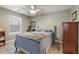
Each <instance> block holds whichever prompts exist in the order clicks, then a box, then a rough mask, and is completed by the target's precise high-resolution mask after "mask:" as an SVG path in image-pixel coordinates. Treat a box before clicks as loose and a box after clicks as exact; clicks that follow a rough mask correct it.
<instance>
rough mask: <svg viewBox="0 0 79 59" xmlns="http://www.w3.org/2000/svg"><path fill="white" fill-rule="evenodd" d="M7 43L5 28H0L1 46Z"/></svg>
mask: <svg viewBox="0 0 79 59" xmlns="http://www.w3.org/2000/svg"><path fill="white" fill-rule="evenodd" d="M3 45H5V30H4V29H1V28H0V46H3Z"/></svg>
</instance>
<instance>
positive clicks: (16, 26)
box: [9, 15, 21, 33]
mask: <svg viewBox="0 0 79 59" xmlns="http://www.w3.org/2000/svg"><path fill="white" fill-rule="evenodd" d="M9 32H10V33H20V32H21V18H20V17H18V16H13V15H10V19H9Z"/></svg>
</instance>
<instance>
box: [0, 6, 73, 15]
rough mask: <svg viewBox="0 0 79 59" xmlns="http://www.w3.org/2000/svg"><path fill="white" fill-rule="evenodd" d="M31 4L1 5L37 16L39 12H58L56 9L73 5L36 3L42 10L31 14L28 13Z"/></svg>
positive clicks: (64, 8)
mask: <svg viewBox="0 0 79 59" xmlns="http://www.w3.org/2000/svg"><path fill="white" fill-rule="evenodd" d="M29 6H30V5H0V7H2V8H5V9H8V10H11V11H14V12H17V13H21V14H24V15H27V16H36V15H39V14H45V13H51V12H56V11H62V10H67V9H70V8H71V7H72V5H36V6H37V7H38V8H39V9H41V10H42V11H40V12H39V14H30V13H28V10H27V9H29Z"/></svg>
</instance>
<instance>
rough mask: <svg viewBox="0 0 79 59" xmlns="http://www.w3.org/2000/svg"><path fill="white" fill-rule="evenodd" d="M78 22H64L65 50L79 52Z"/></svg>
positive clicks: (66, 51)
mask: <svg viewBox="0 0 79 59" xmlns="http://www.w3.org/2000/svg"><path fill="white" fill-rule="evenodd" d="M77 33H78V23H77V22H64V23H63V52H64V53H78V46H77V45H78V43H77V42H78V41H77V39H78V34H77Z"/></svg>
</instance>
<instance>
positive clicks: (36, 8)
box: [25, 5, 43, 14]
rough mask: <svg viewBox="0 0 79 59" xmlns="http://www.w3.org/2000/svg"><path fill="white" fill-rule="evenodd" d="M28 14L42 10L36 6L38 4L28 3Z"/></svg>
mask: <svg viewBox="0 0 79 59" xmlns="http://www.w3.org/2000/svg"><path fill="white" fill-rule="evenodd" d="M25 10H27V11H28V12H29V13H30V14H39V13H40V12H42V11H43V10H42V9H40V8H38V6H36V5H30V6H29V7H28V8H27V9H25Z"/></svg>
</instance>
